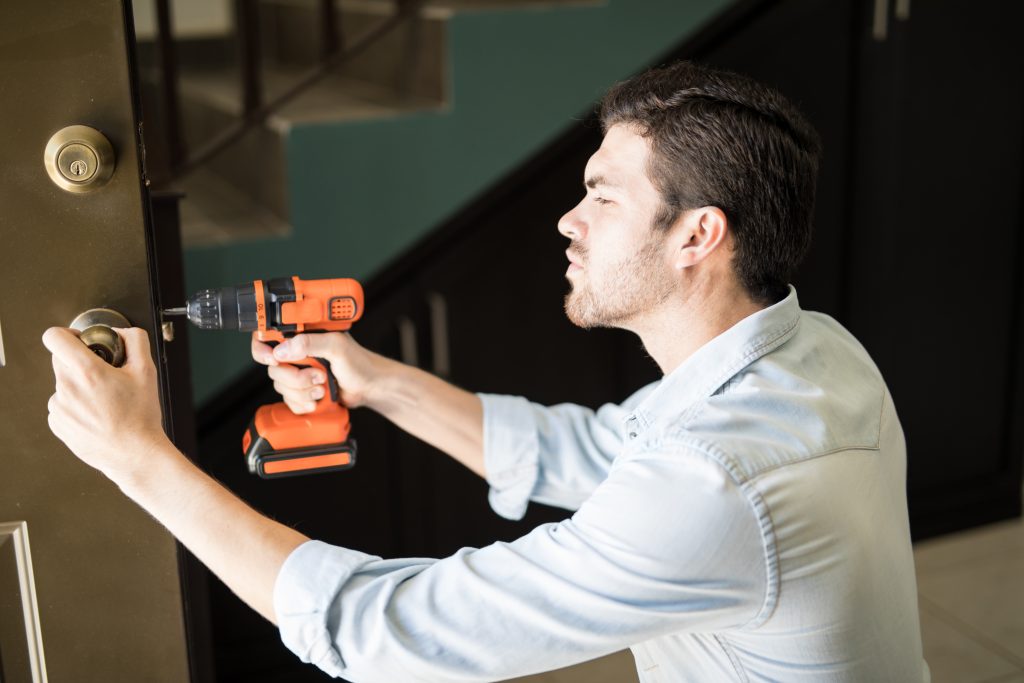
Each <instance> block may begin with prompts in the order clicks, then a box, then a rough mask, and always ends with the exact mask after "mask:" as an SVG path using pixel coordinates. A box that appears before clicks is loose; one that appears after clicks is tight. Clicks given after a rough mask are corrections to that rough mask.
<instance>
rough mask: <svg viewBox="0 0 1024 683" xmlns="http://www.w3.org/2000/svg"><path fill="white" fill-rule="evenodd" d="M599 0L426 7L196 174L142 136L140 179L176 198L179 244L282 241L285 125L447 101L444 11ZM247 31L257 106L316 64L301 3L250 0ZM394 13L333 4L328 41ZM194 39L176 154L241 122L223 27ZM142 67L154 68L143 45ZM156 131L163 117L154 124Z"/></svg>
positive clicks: (150, 93)
mask: <svg viewBox="0 0 1024 683" xmlns="http://www.w3.org/2000/svg"><path fill="white" fill-rule="evenodd" d="M601 2H602V0H434V1H433V2H428V3H426V4H425V5H424V7H423V8H422V9H421V10H420V11H419V12H417V13H416V14H415V15H414V16H413V17H412V18H410V19H409V20H408V21H406V22H404V23H402V24H400V25H398V26H397V27H396V28H395V29H393V30H391V31H389V32H387V33H385V34H384V35H383V36H381V38H380V39H379V40H377V41H375V42H374V43H373V44H372V45H370V46H369V47H368V48H367V49H366V50H365V51H364V52H362V53H361V54H359V55H357V56H356V57H355V58H354V59H351V60H349V61H347V62H346V63H344V64H343V65H342V66H341V67H339V68H337V69H336V70H334V71H333V72H332V73H331V74H330V75H329V76H327V77H326V78H324V79H323V80H321V81H320V82H318V83H317V84H315V85H314V86H312V87H310V88H308V89H307V90H305V91H304V92H303V93H302V94H300V95H299V96H298V97H297V98H296V99H294V100H292V101H291V102H289V103H288V104H286V105H285V106H284V107H282V108H281V109H280V110H278V111H276V112H274V113H273V114H271V115H270V116H269V117H268V118H267V119H266V121H265V122H264V123H263V125H260V126H258V127H256V128H255V129H254V130H251V131H250V132H248V133H246V134H245V136H244V137H243V138H242V139H241V140H239V141H238V142H237V143H236V144H233V145H231V146H230V147H229V148H227V149H225V150H224V151H223V152H221V153H219V154H217V155H216V156H215V157H214V158H212V159H211V160H210V161H209V162H208V163H206V164H204V165H203V166H201V167H200V168H198V169H196V170H194V171H191V172H189V173H187V174H186V175H182V176H180V177H174V174H173V172H172V170H171V169H170V168H169V167H168V158H167V157H168V152H167V150H166V149H165V147H164V146H163V145H164V143H165V142H166V141H165V140H160V139H157V136H151V138H152V140H149V139H147V148H148V149H149V157H150V160H151V163H150V175H151V177H153V178H154V180H155V181H156V184H157V187H158V188H159V187H160V186H162V185H173V187H175V188H176V189H179V190H180V191H182V192H183V193H184V195H185V197H184V201H183V203H182V207H181V209H182V236H183V241H184V246H185V247H186V248H194V247H208V246H217V245H228V244H232V243H235V242H238V241H244V240H252V239H261V238H271V237H287V236H288V235H289V234H290V233H291V224H290V217H289V201H288V192H287V184H288V183H287V167H286V157H287V145H288V134H289V131H291V130H292V129H293V128H294V127H296V126H308V125H322V124H336V125H337V124H344V123H349V122H356V121H363V120H385V119H389V118H395V117H401V116H403V115H409V114H413V113H416V112H442V111H444V110H445V109H446V107H448V105H449V102H450V96H449V95H450V78H449V75H450V71H451V70H450V68H449V65H448V61H447V56H448V55H447V53H446V41H447V26H448V22H449V20H450V19H451V18H452V16H453V15H455V14H456V13H467V12H483V11H492V12H494V11H503V10H514V9H516V8H532V9H533V10H538V9H543V8H551V7H558V6H588V5H589V6H596V5H599V4H601ZM255 10H256V13H257V25H258V34H259V35H258V46H259V47H258V52H259V76H260V78H259V80H260V88H261V91H262V92H261V95H262V99H263V100H264V101H272V100H274V99H275V98H276V97H278V96H279V95H281V94H282V93H284V92H285V91H286V90H287V89H288V88H290V87H291V86H292V85H293V84H295V83H296V82H298V81H299V80H300V79H301V78H302V77H303V75H305V74H307V73H309V71H310V70H311V69H314V68H315V67H316V66H317V65H318V64H319V63H320V61H321V59H322V44H321V40H320V38H321V36H322V35H323V34H324V28H323V26H322V20H323V17H322V15H321V12H322V10H321V8H320V7H319V5H318V3H316V2H312V1H310V0H261V1H260V2H259V3H257V4H256V5H255ZM395 10H396V4H395V1H394V0H340V1H339V0H336V2H335V8H334V11H335V27H334V35H336V36H337V37H338V44H339V47H344V46H346V45H351V44H354V43H356V42H357V41H358V40H359V39H360V38H361V37H362V36H365V35H367V34H368V33H371V32H373V31H375V30H376V29H378V28H379V27H380V26H381V24H382V23H384V22H385V21H387V20H388V19H389V18H390V17H391V16H392V14H393V13H394V12H395ZM227 29H228V30H225V27H220V32H219V33H214V34H213V35H209V34H204V33H202V32H201V29H195V28H194V29H193V34H195V33H196V32H197V30H198V31H199V32H200V34H201V35H202V38H200V39H198V40H197V39H185V40H179V41H178V44H177V58H178V61H179V80H178V83H179V97H180V106H179V111H180V116H181V121H180V125H181V129H182V133H183V136H182V138H183V143H184V146H185V148H186V149H188V150H195V149H197V148H200V147H201V146H202V145H204V143H206V142H208V141H209V140H211V139H213V138H215V137H216V136H217V135H218V134H220V133H221V132H222V131H224V130H225V129H226V128H228V127H229V126H231V125H232V124H233V123H235V122H237V121H238V120H239V119H240V118H241V117H242V116H244V113H245V112H244V105H243V98H244V94H243V83H242V76H241V64H240V59H239V50H238V44H239V40H240V37H239V36H238V35H237V29H236V28H235V27H234V26H229V27H227ZM140 32H141V33H143V39H142V40H141V41H140V52H141V53H142V55H143V59H142V61H143V63H144V64H145V63H146V62H154V61H155V54H154V52H155V49H156V46H155V44H154V45H147V44H146V40H145V37H146V34H148V33H149V32H148V31H146V30H145V29H143V30H142V31H140ZM143 73H144V78H143V82H144V89H143V93H144V105H143V106H144V111H145V112H146V114H147V117H146V118H147V119H148V118H149V116H148V114H149V113H150V112H154V113H155V112H158V111H159V110H160V109H161V103H160V101H159V98H160V96H161V95H160V89H159V85H160V76H161V74H160V72H159V69H157V68H155V67H152V68H144V69H143ZM160 123H161V125H163V124H165V122H164V121H161V122H160Z"/></svg>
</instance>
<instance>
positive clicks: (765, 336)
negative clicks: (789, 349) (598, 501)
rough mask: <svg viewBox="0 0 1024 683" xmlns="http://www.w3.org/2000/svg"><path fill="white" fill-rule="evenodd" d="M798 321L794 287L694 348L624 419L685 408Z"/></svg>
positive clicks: (645, 419)
mask: <svg viewBox="0 0 1024 683" xmlns="http://www.w3.org/2000/svg"><path fill="white" fill-rule="evenodd" d="M799 323H800V303H799V302H798V301H797V296H796V288H795V287H793V286H792V285H790V286H789V294H788V295H786V298H784V299H783V300H782V301H779V302H778V303H776V304H773V305H772V306H769V307H768V308H764V309H761V310H760V311H758V312H756V313H753V314H751V315H748V316H747V317H746V318H744V319H743V320H740V321H739V322H738V323H736V324H735V325H733V326H732V327H730V328H729V329H728V330H726V331H725V332H723V333H721V334H720V335H718V336H717V337H715V338H714V339H712V340H711V341H709V342H707V343H706V344H704V346H702V347H700V348H699V349H697V351H696V352H694V353H693V354H692V355H691V356H690V357H689V358H687V359H686V360H685V361H684V362H683V363H682V364H681V365H680V366H679V367H677V368H676V369H675V370H673V371H672V372H670V373H669V374H667V375H665V376H664V377H663V378H662V380H661V382H660V383H659V384H658V385H657V387H655V389H654V390H653V391H651V393H650V394H648V395H647V397H646V398H644V400H643V401H641V402H640V404H639V405H638V406H637V408H636V410H635V411H634V412H633V414H632V415H630V416H628V417H627V421H629V422H635V423H638V425H637V426H639V427H641V428H645V427H649V426H650V425H651V424H654V423H657V422H660V421H661V420H663V419H667V418H669V417H670V416H676V417H677V416H679V415H682V414H683V413H685V412H686V411H688V410H689V409H690V408H691V407H692V406H693V405H694V404H696V403H697V402H698V401H699V400H700V399H703V398H707V397H708V396H710V395H711V394H712V393H714V392H715V391H716V390H717V389H718V388H719V387H720V386H722V385H723V384H725V383H726V382H727V381H729V379H730V378H731V377H733V376H734V375H735V374H736V373H738V372H739V371H740V370H742V369H743V368H745V367H746V366H748V365H750V364H751V363H753V362H754V361H756V360H757V359H758V358H760V357H761V356H763V355H765V354H766V353H768V352H770V351H772V350H774V349H776V348H778V347H779V346H781V345H782V344H784V343H785V342H786V341H787V340H788V339H789V338H790V337H792V336H793V335H794V334H795V333H796V329H797V325H798V324H799Z"/></svg>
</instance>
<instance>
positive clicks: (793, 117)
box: [600, 62, 821, 304]
mask: <svg viewBox="0 0 1024 683" xmlns="http://www.w3.org/2000/svg"><path fill="white" fill-rule="evenodd" d="M600 116H601V127H602V129H603V130H604V131H605V132H607V131H608V129H609V128H611V127H612V126H613V125H615V124H620V123H621V124H629V125H633V126H636V127H637V129H638V131H639V132H640V133H641V134H642V135H644V136H645V137H647V138H648V139H649V140H650V142H651V149H652V154H651V161H650V164H649V168H648V175H649V177H650V179H651V182H652V183H653V184H654V186H655V187H656V188H658V190H659V192H660V193H661V196H662V202H663V205H662V208H661V211H660V212H659V214H658V217H657V219H656V221H655V225H656V227H658V228H661V229H667V228H668V227H669V226H671V225H672V223H673V222H675V220H676V218H677V217H678V216H679V214H680V213H681V212H683V211H685V210H687V209H695V208H699V207H702V206H716V207H718V208H719V209H721V210H722V211H723V212H724V213H725V215H726V218H727V219H728V221H729V229H730V230H731V231H732V234H733V238H734V240H735V245H736V256H735V262H734V263H735V268H736V273H737V276H738V277H739V280H740V282H741V283H742V285H743V286H744V288H745V289H746V290H747V291H748V292H749V294H750V296H751V298H752V299H754V301H757V302H759V303H762V304H770V303H775V302H777V301H779V300H781V299H782V298H783V297H785V296H786V294H787V293H788V291H789V290H788V288H787V284H788V283H789V280H790V278H791V277H792V274H793V271H794V270H795V269H796V267H797V266H798V265H799V263H800V261H801V260H802V259H803V257H804V255H805V254H806V253H807V249H808V247H809V246H810V242H811V220H812V214H813V213H814V191H815V184H816V178H817V174H818V160H819V157H820V155H821V143H820V141H819V138H818V134H817V133H816V132H815V130H814V128H812V127H811V125H810V124H809V123H808V122H807V121H806V120H805V119H804V117H803V116H802V115H801V114H800V112H799V111H798V110H797V109H796V107H794V106H793V105H792V104H790V103H789V102H788V101H787V100H786V99H785V98H784V97H782V95H780V94H779V93H778V92H776V91H775V90H772V89H771V88H768V87H766V86H764V85H761V84H760V83H757V82H755V81H753V80H751V79H749V78H747V77H745V76H740V75H738V74H734V73H730V72H728V71H720V70H716V69H711V68H708V67H705V66H701V65H698V64H694V63H692V62H677V63H675V64H672V65H670V66H667V67H662V68H658V69H651V70H650V71H647V72H645V73H642V74H640V75H639V76H635V77H633V78H631V79H629V80H628V81H624V82H622V83H618V84H616V85H615V86H614V87H612V89H611V90H610V91H608V94H607V95H605V97H604V100H603V101H602V103H601V114H600Z"/></svg>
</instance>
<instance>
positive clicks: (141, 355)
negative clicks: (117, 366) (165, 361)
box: [111, 327, 153, 369]
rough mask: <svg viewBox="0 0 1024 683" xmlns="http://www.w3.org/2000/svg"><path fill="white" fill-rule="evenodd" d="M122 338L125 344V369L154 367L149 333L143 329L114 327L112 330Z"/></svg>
mask: <svg viewBox="0 0 1024 683" xmlns="http://www.w3.org/2000/svg"><path fill="white" fill-rule="evenodd" d="M111 329H113V330H114V331H115V332H117V333H118V334H119V335H120V336H121V341H123V342H124V350H125V355H126V356H127V358H126V360H125V363H124V364H125V367H128V368H132V369H142V368H148V367H150V366H152V365H153V358H152V356H151V355H150V350H149V349H150V347H149V333H148V332H146V331H145V330H144V329H142V328H141V327H114V328H111Z"/></svg>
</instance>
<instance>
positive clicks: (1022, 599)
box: [510, 519, 1024, 683]
mask: <svg viewBox="0 0 1024 683" xmlns="http://www.w3.org/2000/svg"><path fill="white" fill-rule="evenodd" d="M914 560H915V564H916V567H917V589H918V603H919V606H920V610H921V635H922V638H923V639H924V655H925V659H926V660H927V662H928V666H929V667H930V668H931V672H932V681H933V683H1024V520H1022V519H1016V520H1011V521H1008V522H1000V523H998V524H991V525H989V526H985V527H979V528H977V529H971V530H970V531H964V532H960V533H957V534H950V535H948V536H943V537H941V538H936V539H931V540H928V541H924V542H922V543H918V544H917V545H915V546H914ZM636 680H637V679H636V672H635V670H634V668H633V658H632V657H631V656H630V654H629V653H628V652H621V653H617V654H614V655H611V656H609V657H604V658H602V659H598V660H594V661H593V662H587V663H586V664H581V665H579V666H575V667H571V668H568V669H561V670H559V671H552V672H550V673H546V674H541V675H538V676H530V677H528V678H519V679H516V680H515V682H510V683H633V682H635V681H636Z"/></svg>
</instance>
